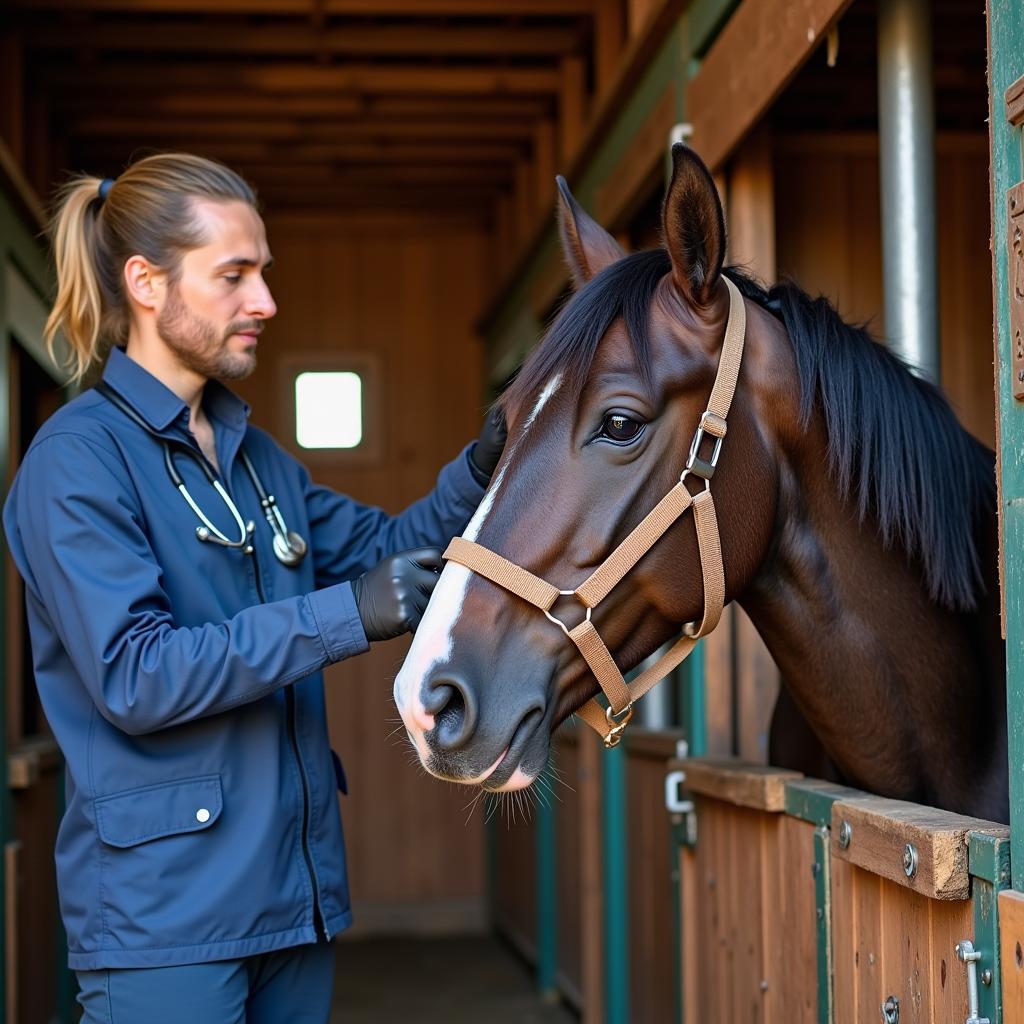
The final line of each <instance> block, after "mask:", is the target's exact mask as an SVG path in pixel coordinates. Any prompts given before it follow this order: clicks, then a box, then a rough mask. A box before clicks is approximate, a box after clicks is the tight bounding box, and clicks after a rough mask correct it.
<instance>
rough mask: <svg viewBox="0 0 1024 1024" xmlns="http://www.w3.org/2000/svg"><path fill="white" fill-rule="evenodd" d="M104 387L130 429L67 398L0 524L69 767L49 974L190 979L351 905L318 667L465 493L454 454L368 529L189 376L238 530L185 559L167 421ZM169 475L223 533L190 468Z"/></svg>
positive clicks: (240, 413) (174, 411)
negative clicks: (139, 973) (433, 483)
mask: <svg viewBox="0 0 1024 1024" xmlns="http://www.w3.org/2000/svg"><path fill="white" fill-rule="evenodd" d="M104 380H105V381H106V382H107V383H108V384H109V385H110V386H111V387H112V388H113V389H114V390H115V391H117V392H118V393H119V394H120V395H121V396H122V397H123V398H124V399H125V400H126V401H127V402H128V403H129V404H130V405H131V406H132V407H133V408H134V409H135V410H136V411H137V412H138V413H139V415H140V416H142V417H143V419H144V420H145V421H146V423H147V424H148V426H149V427H150V429H151V431H152V433H149V432H147V431H144V430H143V429H142V427H141V426H140V425H139V424H137V423H135V422H132V421H131V420H130V419H129V418H128V416H127V415H126V414H125V412H124V411H122V410H120V409H118V408H117V407H116V406H115V405H114V404H113V403H112V402H111V401H110V400H108V399H107V398H105V397H103V396H102V395H101V394H99V393H98V392H96V391H93V390H90V391H86V392H85V393H84V394H82V395H80V396H79V397H78V398H76V399H74V400H73V401H72V402H70V403H68V404H67V405H66V406H64V407H63V408H62V409H61V410H60V411H58V412H57V413H56V414H55V415H54V416H53V417H52V418H51V419H50V420H49V421H48V422H47V423H46V424H45V425H44V426H43V428H42V429H41V430H40V431H39V433H38V435H37V436H36V437H35V439H34V440H33V442H32V445H31V447H30V448H29V451H28V453H27V455H26V457H25V459H24V461H23V463H22V466H21V468H20V470H19V472H18V475H17V477H16V479H15V481H14V484H13V486H12V488H11V492H10V494H9V496H8V500H7V503H6V505H5V507H4V527H5V530H6V533H7V538H8V542H9V545H10V550H11V554H12V555H13V557H14V560H15V562H16V563H17V566H18V569H19V570H20V571H21V574H22V576H23V577H24V579H25V592H26V601H27V612H28V623H29V628H30V631H31V639H32V655H33V662H34V667H35V676H36V682H37V685H38V688H39V693H40V696H41V698H42V703H43V707H44V709H45V711H46V715H47V718H48V720H49V722H50V725H51V727H52V729H53V732H54V735H55V737H56V739H57V742H58V743H59V744H60V747H61V750H62V751H63V753H64V756H65V758H66V762H67V773H66V800H67V807H66V811H65V814H64V818H63V820H62V822H61V825H60V831H59V835H58V839H57V851H56V858H57V879H58V887H59V892H60V905H61V913H62V915H63V918H64V924H65V927H66V929H67V937H68V946H69V958H68V962H69V964H70V966H71V967H72V968H73V969H76V970H92V969H97V968H109V967H152V966H160V965H172V964H184V963H199V962H203V961H209V960H221V959H228V958H235V957H242V956H249V955H252V954H257V953H263V952H266V951H268V950H273V949H280V948H282V947H286V946H292V945H297V944H300V943H307V942H314V941H316V940H317V939H318V938H322V937H323V936H324V935H326V936H333V935H335V934H337V933H338V932H340V931H341V930H342V929H344V928H346V927H347V926H348V925H349V923H350V921H351V911H350V908H349V898H348V883H347V879H346V872H345V852H344V842H343V838H342V828H341V817H340V813H339V807H338V798H337V789H338V788H344V775H343V773H342V769H341V763H340V761H337V760H336V758H334V756H333V755H332V752H331V748H330V746H329V743H328V737H327V720H326V713H325V705H324V688H323V679H322V676H321V670H322V669H323V667H324V666H325V665H329V664H331V663H333V662H336V661H340V660H341V659H343V658H349V657H352V656H353V655H355V654H359V653H361V652H362V651H365V650H366V649H367V646H368V645H367V641H366V636H365V634H364V632H363V628H362V623H361V621H360V619H359V615H358V613H357V610H356V605H355V600H354V597H353V592H352V587H351V584H350V583H349V582H346V581H348V580H351V579H353V578H354V577H356V576H358V575H359V574H360V573H362V572H364V571H365V570H367V569H369V568H371V567H372V566H374V565H376V564H377V563H378V562H379V561H380V560H381V559H382V558H384V557H385V556H387V555H388V554H391V553H394V552H396V551H400V550H402V549H405V548H409V547H416V546H420V545H424V544H436V545H440V546H442V547H443V546H444V545H445V544H446V543H447V541H448V539H449V538H450V537H452V536H454V535H456V534H459V533H461V532H462V530H463V528H464V526H465V524H466V523H467V522H468V520H469V518H470V516H471V515H472V512H473V510H474V509H475V507H476V505H477V503H478V502H479V500H480V498H481V497H482V495H483V488H482V487H481V486H480V484H479V483H478V482H477V480H476V479H475V478H474V475H473V473H472V471H471V469H470V465H469V461H468V449H467V451H465V452H463V453H462V454H461V455H460V456H459V457H458V458H457V459H456V460H455V461H454V462H452V463H451V464H450V465H448V466H446V467H445V468H444V469H443V470H442V471H441V474H440V477H439V479H438V483H437V487H436V488H435V489H434V491H433V492H432V493H431V494H429V495H428V496H427V497H426V498H423V499H422V500H420V501H418V502H417V503H415V504H414V505H412V506H410V507H409V508H408V509H406V510H405V511H404V512H402V513H401V514H400V515H397V516H388V515H386V514H385V513H384V512H382V511H380V510H379V509H375V508H370V507H367V506H364V505H360V504H358V503H356V502H355V501H353V500H351V499H350V498H347V497H345V496H344V495H341V494H338V493H336V492H334V491H331V490H329V489H327V488H324V487H320V486H317V485H315V484H313V483H312V482H311V481H310V478H309V474H308V473H307V471H306V470H305V469H304V468H303V466H302V465H301V464H300V463H299V462H298V461H296V460H295V459H294V458H293V457H292V456H291V455H289V454H287V453H286V452H285V451H284V450H283V449H282V448H280V447H279V446H278V445H277V444H276V443H275V442H274V441H273V440H272V439H271V438H270V436H269V435H267V434H266V433H264V432H263V431H261V430H258V429H257V428H255V427H252V426H249V424H248V422H247V415H248V408H247V406H246V405H245V403H244V402H242V401H241V399H239V398H238V397H237V396H235V395H234V394H232V393H231V392H230V391H229V390H228V389H227V388H225V387H223V386H222V385H220V384H218V383H216V382H210V383H209V384H208V385H207V386H206V390H205V395H204V408H205V410H206V412H207V414H208V416H209V419H210V421H211V422H212V424H213V430H214V436H215V440H216V446H217V459H218V462H219V464H220V467H221V475H220V479H221V480H222V481H223V482H224V483H225V485H226V486H227V489H228V491H229V493H230V494H231V495H232V497H233V498H234V501H235V503H236V504H237V506H238V508H239V510H240V512H241V514H242V517H243V518H244V519H252V520H253V521H254V522H255V524H256V530H255V534H254V537H253V541H254V545H255V555H254V556H253V555H247V554H244V553H243V552H242V551H241V550H239V549H228V548H224V547H222V546H220V545H216V544H211V543H202V542H200V541H199V540H198V539H197V537H196V526H197V525H198V519H197V517H196V514H195V512H193V511H192V509H191V508H190V507H189V506H188V505H187V504H186V502H185V500H184V499H183V498H182V496H181V495H180V494H179V493H178V492H177V491H176V490H175V488H174V486H173V485H172V483H171V481H170V479H169V477H168V473H167V470H166V467H165V465H164V450H163V445H162V444H161V442H160V440H159V439H160V438H173V439H177V440H179V441H184V442H185V443H187V444H189V445H190V446H192V447H193V448H194V450H195V454H196V455H197V456H199V457H200V458H202V455H201V453H200V450H199V447H198V445H196V443H195V441H194V439H193V438H192V435H191V434H190V433H189V430H188V415H189V414H188V409H187V407H186V406H185V404H184V403H183V402H182V401H181V400H180V399H179V398H178V397H177V396H176V395H175V394H174V393H173V392H171V391H170V390H169V389H168V388H166V387H165V386H164V385H163V384H161V383H160V382H159V381H158V380H157V379H156V378H155V377H153V376H152V375H151V374H149V373H148V372H147V371H146V370H144V369H143V368H142V367H141V366H139V365H138V364H137V363H135V362H134V361H133V360H131V359H129V358H128V356H127V355H125V354H124V352H122V351H121V350H120V349H114V350H113V352H112V353H111V356H110V360H109V363H108V365H107V368H106V371H105V373H104ZM243 444H244V446H245V451H246V452H247V453H248V455H249V457H250V458H251V460H252V462H253V463H254V465H255V467H256V470H257V473H258V474H259V476H260V478H261V479H262V482H263V485H264V487H265V488H266V489H267V491H269V492H270V493H271V494H273V495H274V496H275V497H276V499H277V501H278V504H279V506H280V508H281V511H282V513H283V515H284V518H285V520H286V522H287V525H288V527H289V529H292V530H295V531H297V532H298V533H299V534H301V535H302V536H303V537H304V538H306V539H307V541H308V543H309V552H308V554H307V556H306V558H305V559H304V560H303V561H302V562H301V563H300V564H299V566H298V567H297V568H287V567H286V566H284V565H282V564H281V563H280V562H279V561H278V560H277V558H276V557H275V556H274V554H273V550H272V540H273V535H272V533H271V530H270V527H269V526H268V525H267V522H266V520H265V519H264V517H263V515H262V512H261V509H260V505H259V501H258V498H257V494H256V491H255V489H254V486H253V484H252V481H251V480H250V478H249V476H248V474H247V473H246V471H245V469H244V467H243V465H242V464H241V460H240V459H239V458H238V452H239V448H240V446H242V445H243ZM175 462H176V465H177V468H178V471H179V472H180V473H181V475H182V477H183V478H184V481H185V483H186V485H187V487H188V489H189V491H190V492H191V494H192V496H193V498H194V499H195V500H196V502H197V504H198V505H199V507H200V508H201V509H202V510H203V512H204V513H205V514H206V515H207V516H208V517H209V518H210V519H211V520H212V521H213V523H214V524H215V525H216V526H217V527H218V528H219V529H220V530H221V531H223V532H224V534H226V535H227V536H229V537H236V536H237V535H238V527H237V526H236V524H235V522H234V520H233V519H232V517H231V515H230V513H229V511H228V509H227V507H226V505H225V504H224V502H223V501H222V500H221V498H220V497H219V496H218V495H217V492H216V491H215V490H214V488H213V487H212V486H211V485H210V483H209V482H208V481H207V479H206V477H205V476H204V474H203V472H202V469H201V466H200V465H199V464H197V463H195V462H194V461H193V460H192V459H191V458H190V457H189V456H188V455H186V454H178V455H176V457H175Z"/></svg>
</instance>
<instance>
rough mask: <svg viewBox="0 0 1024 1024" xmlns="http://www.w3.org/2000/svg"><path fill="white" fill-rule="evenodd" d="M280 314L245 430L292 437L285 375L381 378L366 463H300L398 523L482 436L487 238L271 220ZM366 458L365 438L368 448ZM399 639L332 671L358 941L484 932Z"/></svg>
mask: <svg viewBox="0 0 1024 1024" xmlns="http://www.w3.org/2000/svg"><path fill="white" fill-rule="evenodd" d="M268 237H269V242H270V248H271V251H272V253H273V255H274V261H275V263H274V268H273V270H272V271H271V272H270V274H269V275H268V281H269V283H270V286H271V288H272V290H273V293H274V298H275V299H276V301H277V305H278V315H277V317H276V319H274V320H273V321H272V322H271V324H270V326H269V327H268V329H267V331H266V333H265V334H264V335H263V338H262V339H261V341H260V363H259V368H258V370H257V371H256V373H255V374H254V375H253V377H252V378H250V379H249V380H248V381H245V382H243V383H242V384H241V385H240V386H239V387H238V390H239V391H240V392H241V393H242V394H243V395H244V396H245V397H246V399H247V400H248V401H249V402H250V403H251V405H252V407H253V412H252V421H253V422H254V423H256V424H258V425H260V426H263V427H265V428H267V429H268V430H270V431H271V432H273V434H274V435H275V436H276V437H277V438H278V439H279V440H280V441H281V442H282V443H287V442H288V440H289V439H290V438H294V424H293V423H292V422H291V415H292V414H291V409H290V405H289V403H288V402H287V401H286V395H287V388H288V384H287V379H286V375H287V374H288V373H290V372H291V373H293V372H294V371H295V369H296V368H297V366H298V362H297V361H299V360H302V358H303V357H308V360H309V362H310V365H311V366H313V365H315V363H316V361H317V360H318V359H324V360H326V361H327V363H328V364H329V361H330V360H331V359H332V358H333V357H334V356H335V355H336V354H337V353H339V352H345V353H350V354H354V355H355V356H357V357H360V356H362V357H365V358H368V359H369V360H370V361H371V362H372V363H375V364H376V365H377V368H378V370H379V403H380V408H379V409H374V408H372V407H371V408H369V409H367V410H366V413H367V422H368V423H376V424H378V425H379V429H380V430H381V431H382V436H381V437H380V439H379V445H378V449H379V454H378V456H377V457H376V458H374V459H372V460H370V461H367V460H366V459H365V458H364V457H362V456H357V457H355V458H349V457H347V456H346V454H345V453H344V452H331V453H330V454H319V453H307V454H306V455H305V456H301V457H303V458H304V461H306V462H307V464H308V465H309V466H310V469H311V472H312V473H313V476H314V479H316V480H318V481H319V482H321V483H324V484H326V485H328V486H330V487H334V488H336V489H338V490H341V491H344V492H346V493H348V494H351V495H352V496H354V497H356V498H358V499H359V500H361V501H365V502H369V503H372V504H377V505H380V506H382V507H383V508H385V509H387V510H388V511H391V512H397V511H399V510H400V509H402V508H404V507H405V506H406V505H408V504H409V503H410V502H412V501H414V500H415V499H416V498H419V497H420V496H422V495H423V494H425V493H426V492H427V491H428V490H429V489H430V488H431V487H432V486H433V483H434V478H435V476H436V474H437V471H438V470H439V469H440V467H441V466H442V465H443V464H444V463H445V462H447V461H448V460H449V459H451V458H453V457H454V456H455V455H456V454H457V453H458V452H459V451H460V449H461V448H462V446H463V445H464V444H466V443H467V442H468V441H469V440H470V439H471V438H473V437H475V436H476V433H477V431H478V430H479V426H480V420H481V417H482V412H483V402H482V398H481V388H480V363H479V345H478V342H477V340H476V338H475V336H474V334H473V330H472V326H471V323H470V320H471V317H472V313H473V311H474V310H475V309H476V308H477V306H478V303H479V301H480V298H481V295H482V290H483V286H484V284H485V281H484V276H485V265H484V259H483V256H484V238H483V235H482V234H481V233H480V232H479V231H478V230H477V229H475V228H474V227H472V226H471V225H469V224H467V223H465V222H462V223H460V222H459V221H458V220H457V219H453V218H446V219H444V220H440V219H429V218H423V217H416V216H413V215H405V216H402V217H400V218H399V217H386V216H366V217H344V218H342V217H337V218H332V217H329V216H328V217H298V216H292V217H278V218H275V217H274V216H273V211H270V216H269V219H268ZM367 440H368V442H369V443H371V445H372V444H373V442H374V441H375V439H374V438H368V439H367ZM338 540H339V543H344V542H345V539H344V538H339V539H338ZM407 644H408V641H407V640H397V641H393V642H391V643H387V644H376V645H374V647H373V649H372V650H371V651H370V652H369V653H368V654H365V655H363V656H361V657H359V658H358V659H355V660H354V661H351V662H349V663H342V664H341V665H337V666H334V667H333V668H331V669H329V670H328V672H327V677H326V681H327V695H328V713H329V718H330V729H331V738H332V741H333V743H334V745H335V747H336V749H337V750H338V751H339V752H340V753H341V756H342V758H343V759H344V763H345V769H346V773H347V776H348V783H349V795H348V796H347V797H344V798H342V813H343V815H344V820H345V833H346V835H345V838H346V844H347V847H348V857H349V871H350V876H351V884H352V897H353V904H354V910H355V916H356V931H357V932H358V931H359V930H362V931H364V932H365V931H369V930H381V929H386V930H399V931H405V930H410V929H412V930H422V931H429V932H442V931H446V930H452V929H466V928H469V929H478V928H482V927H483V923H484V914H483V884H484V882H483V833H482V831H481V819H480V816H479V815H476V816H474V817H473V818H471V819H470V821H469V823H468V824H465V822H466V815H465V813H464V812H463V807H464V805H465V804H466V801H467V799H468V798H467V797H466V796H465V795H464V794H462V793H460V792H456V791H454V790H453V789H451V788H450V787H446V786H442V785H440V784H438V783H437V781H436V780H433V779H429V778H427V777H426V776H425V775H424V774H423V773H421V772H419V771H413V770H411V769H410V767H409V761H410V757H411V754H410V750H409V747H408V741H407V739H406V737H405V733H404V730H401V729H397V731H396V727H397V725H398V715H397V712H396V710H395V706H394V702H393V700H392V696H391V684H392V681H393V679H394V674H395V672H396V671H397V669H398V667H399V665H400V664H401V661H402V657H403V655H404V652H405V650H406V648H407Z"/></svg>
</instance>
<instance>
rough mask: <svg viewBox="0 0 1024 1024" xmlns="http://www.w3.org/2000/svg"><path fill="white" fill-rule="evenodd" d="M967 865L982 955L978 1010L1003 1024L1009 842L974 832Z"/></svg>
mask: <svg viewBox="0 0 1024 1024" xmlns="http://www.w3.org/2000/svg"><path fill="white" fill-rule="evenodd" d="M968 864H969V867H970V872H971V892H972V896H973V900H974V948H975V949H976V950H977V951H978V952H979V953H980V954H981V959H980V960H979V961H978V968H977V969H978V978H979V981H980V984H979V985H978V1009H979V1011H980V1014H981V1017H982V1019H987V1020H989V1021H991V1022H992V1024H1002V1020H1003V993H1002V974H1001V973H1000V972H1001V965H1000V963H999V892H1000V890H1001V889H1005V888H1007V886H1009V884H1010V844H1009V843H1008V842H1007V841H1006V840H1005V839H1001V838H1000V837H998V836H989V835H984V834H983V833H979V832H972V833H971V834H970V837H969V839H968ZM965 938H966V936H965ZM986 977H987V978H988V984H986V983H985V979H986Z"/></svg>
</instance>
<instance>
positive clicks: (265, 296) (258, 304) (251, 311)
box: [245, 280, 277, 320]
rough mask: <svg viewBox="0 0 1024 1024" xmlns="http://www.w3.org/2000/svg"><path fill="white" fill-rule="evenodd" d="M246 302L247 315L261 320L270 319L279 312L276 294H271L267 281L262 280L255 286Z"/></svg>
mask: <svg viewBox="0 0 1024 1024" xmlns="http://www.w3.org/2000/svg"><path fill="white" fill-rule="evenodd" d="M248 299H249V300H248V302H246V304H245V312H246V315H247V316H251V317H253V318H256V319H259V320H269V319H270V318H271V317H272V316H273V315H274V314H275V313H276V312H277V303H276V302H274V296H273V295H271V294H270V288H269V287H268V286H267V282H266V281H263V280H260V281H259V282H258V283H257V284H256V286H255V287H254V288H253V290H252V292H251V294H250V295H249V297H248Z"/></svg>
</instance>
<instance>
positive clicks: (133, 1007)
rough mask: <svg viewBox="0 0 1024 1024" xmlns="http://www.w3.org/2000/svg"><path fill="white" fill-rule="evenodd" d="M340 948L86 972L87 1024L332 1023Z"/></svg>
mask: <svg viewBox="0 0 1024 1024" xmlns="http://www.w3.org/2000/svg"><path fill="white" fill-rule="evenodd" d="M334 950H335V946H334V943H333V942H332V943H326V942H318V943H317V944H316V945H309V946H295V947H293V948H291V949H281V950H278V951H277V952H274V953H264V954H261V955H260V956H251V957H246V958H244V959H242V960H218V961H215V962H213V963H206V964H186V965H185V966H182V967H152V968H148V967H147V968H131V969H128V968H125V969H111V970H101V971H79V972H78V984H79V988H80V992H79V995H78V1001H79V1003H81V1004H82V1008H83V1010H84V1011H85V1013H84V1016H83V1017H82V1024H143V1022H145V1024H183V1022H184V1024H327V1021H328V1018H329V1016H330V1013H331V992H332V989H333V986H334Z"/></svg>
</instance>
